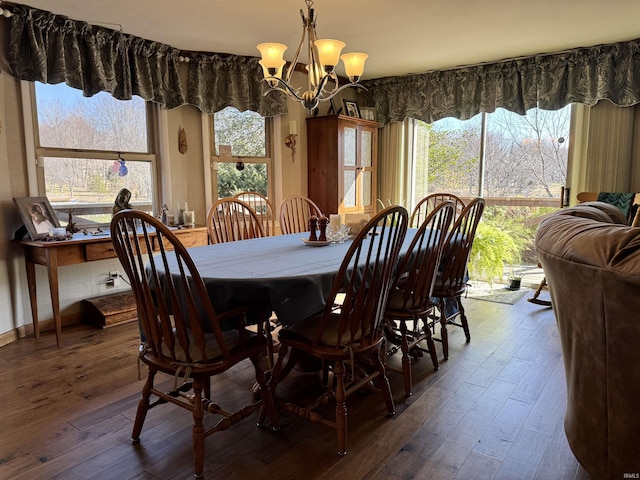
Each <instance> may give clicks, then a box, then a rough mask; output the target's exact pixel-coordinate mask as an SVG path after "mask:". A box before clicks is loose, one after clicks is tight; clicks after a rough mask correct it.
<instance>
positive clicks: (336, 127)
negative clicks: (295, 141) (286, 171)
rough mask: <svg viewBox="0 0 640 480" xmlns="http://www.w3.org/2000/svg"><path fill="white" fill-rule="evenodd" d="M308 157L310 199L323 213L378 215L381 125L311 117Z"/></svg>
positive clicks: (334, 116)
mask: <svg viewBox="0 0 640 480" xmlns="http://www.w3.org/2000/svg"><path fill="white" fill-rule="evenodd" d="M307 158H308V164H309V165H308V167H309V181H308V182H309V185H308V191H309V198H311V199H312V200H313V201H314V202H316V203H317V204H318V206H319V207H320V209H321V210H322V213H324V214H325V215H327V216H328V215H329V214H331V213H368V214H374V213H375V211H376V199H377V196H376V165H377V160H378V122H375V121H371V120H363V119H360V118H355V117H347V116H344V115H331V116H326V117H313V118H307Z"/></svg>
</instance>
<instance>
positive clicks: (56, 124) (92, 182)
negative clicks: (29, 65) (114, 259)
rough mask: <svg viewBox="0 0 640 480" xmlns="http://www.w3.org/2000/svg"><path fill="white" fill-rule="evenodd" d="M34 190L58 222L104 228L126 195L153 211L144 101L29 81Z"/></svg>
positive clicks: (151, 158)
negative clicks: (126, 192)
mask: <svg viewBox="0 0 640 480" xmlns="http://www.w3.org/2000/svg"><path fill="white" fill-rule="evenodd" d="M34 98H35V102H34V103H35V105H34V108H35V113H34V116H33V118H34V122H35V127H36V128H35V143H36V156H37V157H38V167H40V168H38V169H37V170H38V171H37V176H38V189H39V191H40V194H44V195H46V196H47V198H48V199H49V201H50V203H51V205H52V206H53V208H54V209H55V210H56V211H57V214H58V216H59V219H60V221H61V222H62V223H63V224H64V223H65V222H66V220H68V217H67V215H66V214H68V213H69V211H71V212H72V215H73V221H74V222H75V223H76V224H77V225H78V226H81V225H90V224H106V223H108V222H109V221H110V219H111V209H112V207H113V204H114V201H115V197H116V195H117V194H118V192H119V191H120V190H121V189H122V188H127V189H128V190H130V191H131V193H132V196H131V204H132V206H134V207H135V208H138V209H142V210H145V211H152V210H153V208H152V205H153V198H154V191H155V187H154V177H155V175H154V172H155V155H154V154H153V149H152V148H151V147H150V145H151V144H152V141H151V138H150V137H151V135H150V134H149V131H150V130H149V123H150V122H149V119H148V113H147V110H148V109H147V105H146V102H145V101H144V100H143V99H141V98H139V97H134V98H133V99H131V100H128V101H122V100H117V99H115V98H113V97H112V96H111V95H109V94H108V93H104V92H102V93H98V94H97V95H94V96H93V97H90V98H87V97H83V96H82V92H81V91H80V90H76V89H74V88H71V87H69V86H67V85H65V84H57V85H48V84H42V83H38V82H36V83H35V84H34Z"/></svg>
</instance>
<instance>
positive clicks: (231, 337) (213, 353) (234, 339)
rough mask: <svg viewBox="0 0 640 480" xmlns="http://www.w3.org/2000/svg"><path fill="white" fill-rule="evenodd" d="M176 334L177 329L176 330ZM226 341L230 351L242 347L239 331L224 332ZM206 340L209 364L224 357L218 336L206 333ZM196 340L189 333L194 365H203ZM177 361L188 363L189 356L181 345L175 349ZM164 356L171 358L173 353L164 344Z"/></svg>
mask: <svg viewBox="0 0 640 480" xmlns="http://www.w3.org/2000/svg"><path fill="white" fill-rule="evenodd" d="M174 332H175V329H174ZM223 336H224V341H225V344H226V346H227V348H228V349H229V350H233V349H234V348H236V347H237V346H238V345H240V335H239V333H238V331H237V330H227V331H224V332H223ZM204 339H205V342H206V344H207V348H206V350H205V353H206V356H207V362H212V363H213V362H215V361H216V359H217V358H219V357H221V356H222V351H221V350H220V345H219V344H218V342H217V340H216V336H215V334H213V333H205V334H204ZM194 342H195V340H194V338H193V334H192V333H191V332H189V356H190V357H191V362H192V363H202V361H203V360H204V359H203V355H202V354H201V352H200V350H199V349H198V348H197V347H196V345H195V343H194ZM174 349H175V356H176V358H175V361H178V362H186V361H187V355H186V354H185V351H184V349H183V348H182V346H181V345H180V344H176V345H175V347H174ZM161 354H162V355H164V356H165V357H171V352H170V351H169V348H168V347H167V346H166V344H164V343H163V344H162V352H161Z"/></svg>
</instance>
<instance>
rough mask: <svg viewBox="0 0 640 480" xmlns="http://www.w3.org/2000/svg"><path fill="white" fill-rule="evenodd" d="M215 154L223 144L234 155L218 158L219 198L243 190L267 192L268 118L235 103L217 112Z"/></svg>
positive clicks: (264, 193) (263, 193) (265, 194)
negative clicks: (239, 107) (266, 124)
mask: <svg viewBox="0 0 640 480" xmlns="http://www.w3.org/2000/svg"><path fill="white" fill-rule="evenodd" d="M213 130H214V135H215V146H216V154H218V155H220V145H228V146H230V147H231V156H230V157H228V158H225V157H224V156H220V157H219V158H218V159H217V161H218V171H217V173H218V198H224V197H231V196H233V195H235V194H236V193H240V192H258V193H260V194H262V195H264V196H268V186H269V182H268V168H267V163H266V158H265V157H266V152H267V142H266V130H265V119H264V117H262V116H261V115H260V114H258V113H256V112H251V111H245V112H240V111H238V110H237V109H235V108H233V107H227V108H225V109H224V110H221V111H219V112H216V113H215V114H214V127H213Z"/></svg>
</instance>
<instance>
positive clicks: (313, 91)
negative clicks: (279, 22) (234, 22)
mask: <svg viewBox="0 0 640 480" xmlns="http://www.w3.org/2000/svg"><path fill="white" fill-rule="evenodd" d="M305 3H306V4H307V16H306V17H305V16H304V12H303V11H302V9H301V10H300V16H301V17H302V28H303V30H302V38H301V39H300V44H299V45H298V49H297V50H296V53H295V55H294V57H293V60H292V61H291V63H290V64H289V67H288V68H287V71H286V74H285V75H284V77H283V76H282V70H283V67H284V65H285V63H286V62H285V60H284V58H283V54H284V51H285V50H286V49H287V46H286V45H284V44H282V43H261V44H260V45H258V46H257V48H258V50H260V53H261V54H262V60H260V62H258V63H260V65H262V71H263V72H264V80H265V81H266V82H267V84H268V85H269V89H268V90H267V91H266V92H265V95H267V94H268V93H269V92H273V91H275V90H277V91H280V92H284V93H286V94H287V95H288V96H289V97H291V98H294V99H296V100H298V101H299V102H301V103H302V105H304V107H305V108H306V109H307V110H308V111H309V113H311V111H312V110H313V109H314V108H316V107H317V106H318V104H319V103H320V102H326V101H327V100H329V99H331V98H333V97H334V96H335V95H336V94H337V93H338V92H340V91H342V90H344V89H345V88H349V87H356V88H361V89H363V90H366V88H365V87H364V86H362V85H361V84H359V83H358V81H359V80H360V77H361V76H362V73H363V72H364V62H365V60H366V59H367V58H368V57H369V55H367V54H366V53H345V54H344V55H342V56H341V55H340V52H341V51H342V49H343V48H344V47H345V45H346V44H345V43H344V42H341V41H340V40H331V39H320V40H318V39H317V37H316V19H315V17H314V10H313V8H311V7H312V6H313V0H305ZM305 36H306V37H307V44H306V48H307V54H308V58H309V64H308V65H307V66H306V67H305V69H306V70H307V77H308V85H307V90H306V91H304V92H301V90H302V87H298V88H296V87H294V86H293V85H292V84H291V76H292V75H293V72H294V71H295V70H296V66H297V64H298V60H299V58H300V54H301V53H302V48H303V46H304V44H305V42H304V40H305ZM340 59H342V62H343V63H344V68H345V72H346V74H347V77H349V83H347V84H345V85H343V86H340V82H339V80H338V76H337V75H336V72H335V67H336V66H337V65H338V63H339V62H340ZM331 82H332V83H333V86H332V87H330V83H331Z"/></svg>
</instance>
